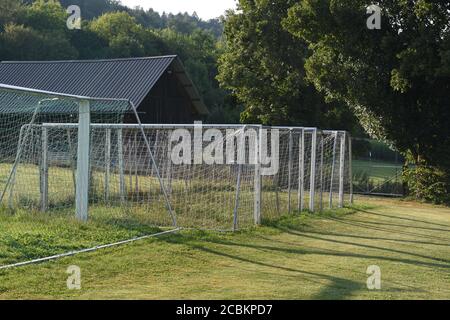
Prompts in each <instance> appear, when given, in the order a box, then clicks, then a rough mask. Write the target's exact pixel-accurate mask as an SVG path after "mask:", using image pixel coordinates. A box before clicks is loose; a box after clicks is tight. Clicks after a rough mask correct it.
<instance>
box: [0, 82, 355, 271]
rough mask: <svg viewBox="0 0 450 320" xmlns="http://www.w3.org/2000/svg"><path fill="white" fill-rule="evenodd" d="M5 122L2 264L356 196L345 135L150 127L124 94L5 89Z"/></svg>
mask: <svg viewBox="0 0 450 320" xmlns="http://www.w3.org/2000/svg"><path fill="white" fill-rule="evenodd" d="M124 119H127V123H124ZM130 119H132V120H131V121H130ZM0 130H1V131H2V135H1V139H0V144H1V153H0V177H1V179H0V192H1V193H0V197H1V205H2V209H1V212H0V252H1V253H2V255H1V258H0V266H1V265H7V264H14V263H17V262H22V261H28V260H30V259H38V260H39V259H42V258H45V257H48V256H55V255H56V256H58V255H64V254H67V253H68V252H67V251H68V250H81V251H83V250H84V251H85V250H90V249H92V248H97V247H99V246H100V247H103V246H108V245H111V244H117V243H119V244H120V243H123V242H127V241H130V240H133V239H141V238H142V237H146V236H151V235H154V234H159V233H161V232H166V231H167V230H178V229H177V228H195V229H210V230H221V231H233V230H238V229H244V228H248V227H251V226H253V225H255V224H261V223H262V222H263V221H265V220H270V219H277V218H279V217H280V216H282V215H285V214H289V213H290V214H300V213H301V212H302V211H305V210H307V211H310V212H318V211H321V210H324V209H328V208H337V207H342V206H344V205H345V204H346V203H349V202H351V201H352V196H351V195H352V183H351V175H352V174H351V143H350V141H351V140H350V136H349V135H348V133H346V132H344V131H323V130H320V129H317V128H299V127H266V126H261V125H211V124H209V125H203V124H201V123H194V124H185V125H173V124H142V123H141V122H140V119H139V116H138V114H137V112H136V110H135V108H134V106H133V105H132V104H131V103H130V102H129V101H126V100H118V99H97V98H91V97H79V96H71V95H63V94H58V93H51V92H43V91H36V90H29V89H24V88H17V87H11V86H2V85H0ZM12 248H13V249H12ZM69 253H70V252H69Z"/></svg>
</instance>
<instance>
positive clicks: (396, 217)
mask: <svg viewBox="0 0 450 320" xmlns="http://www.w3.org/2000/svg"><path fill="white" fill-rule="evenodd" d="M359 211H361V212H364V213H367V214H370V215H374V216H378V217H385V218H391V219H398V220H405V221H410V222H419V223H423V224H430V225H434V226H438V227H447V228H449V229H444V230H442V231H450V224H441V223H436V222H430V221H423V220H419V219H412V218H405V217H398V216H393V215H389V214H385V213H379V212H373V211H368V210H364V209H361V210H359ZM436 230H437V231H440V230H441V229H436Z"/></svg>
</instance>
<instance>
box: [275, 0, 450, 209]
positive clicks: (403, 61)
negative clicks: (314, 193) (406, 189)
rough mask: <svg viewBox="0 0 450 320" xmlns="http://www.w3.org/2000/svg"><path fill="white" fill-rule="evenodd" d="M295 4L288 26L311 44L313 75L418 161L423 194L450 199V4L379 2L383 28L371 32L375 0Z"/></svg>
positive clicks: (414, 181) (414, 178) (372, 130)
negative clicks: (370, 13) (369, 10)
mask: <svg viewBox="0 0 450 320" xmlns="http://www.w3.org/2000/svg"><path fill="white" fill-rule="evenodd" d="M296 2H297V3H296V4H295V5H294V6H293V7H292V8H291V9H289V17H288V18H287V19H286V20H285V22H284V25H285V27H286V29H287V30H288V31H289V32H290V33H291V34H292V35H294V36H296V37H298V39H301V40H303V41H306V42H307V43H308V45H309V48H310V49H311V50H312V55H311V56H310V57H309V58H308V59H307V61H306V70H307V77H308V79H309V80H310V81H311V82H312V83H314V85H315V87H316V88H317V89H318V90H319V91H321V92H322V93H323V94H325V95H326V97H327V99H329V100H333V101H340V102H344V103H346V104H347V105H348V106H349V107H350V108H352V110H353V111H354V112H355V114H356V115H357V116H358V118H359V120H360V122H361V124H362V125H363V126H364V128H365V129H366V131H367V132H368V133H369V134H370V135H371V136H372V137H374V138H377V139H380V140H384V141H387V142H388V143H390V144H391V145H393V146H394V147H395V148H397V149H398V150H400V151H401V152H403V153H404V154H405V155H407V156H408V159H409V160H410V161H412V162H413V163H415V164H416V165H418V167H417V169H415V170H414V173H413V174H411V172H409V174H408V175H407V177H408V178H409V182H410V187H411V188H412V190H413V191H414V192H415V193H416V194H417V195H418V196H421V197H426V198H429V199H433V200H437V201H449V200H450V199H449V194H450V120H449V119H450V102H449V92H450V3H449V2H448V1H431V0H402V1H387V0H384V1H377V3H378V5H379V6H380V7H381V9H382V24H381V29H380V30H369V28H367V26H366V19H367V18H368V15H367V13H366V8H367V6H368V5H370V4H371V3H372V1H363V0H353V1H347V0H302V1H296Z"/></svg>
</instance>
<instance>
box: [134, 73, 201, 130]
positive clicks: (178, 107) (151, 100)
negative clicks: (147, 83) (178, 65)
mask: <svg viewBox="0 0 450 320" xmlns="http://www.w3.org/2000/svg"><path fill="white" fill-rule="evenodd" d="M138 112H139V116H140V118H141V121H142V122H143V123H163V124H169V123H173V124H184V123H193V122H194V121H195V120H202V116H200V115H199V114H198V113H197V112H196V111H195V109H194V107H193V105H192V103H191V101H190V99H189V97H188V96H187V94H186V93H185V90H184V88H182V86H181V83H180V82H179V81H178V79H177V77H176V74H175V73H169V72H165V73H164V75H163V76H162V77H161V78H160V79H159V81H158V82H157V83H156V85H155V86H154V87H153V89H152V90H151V91H150V93H149V94H148V96H147V97H146V98H145V99H144V101H143V102H142V103H141V104H140V105H139V106H138ZM132 118H133V117H129V118H128V121H127V122H134V121H133V119H132Z"/></svg>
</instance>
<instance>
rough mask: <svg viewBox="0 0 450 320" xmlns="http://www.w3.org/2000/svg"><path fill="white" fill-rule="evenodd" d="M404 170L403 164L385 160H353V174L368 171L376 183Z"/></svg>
mask: <svg viewBox="0 0 450 320" xmlns="http://www.w3.org/2000/svg"><path fill="white" fill-rule="evenodd" d="M401 171H402V165H401V164H398V163H391V162H384V161H367V160H353V174H354V175H361V174H362V173H367V175H368V177H369V179H370V180H372V181H373V182H374V183H382V182H384V181H386V180H388V179H391V178H393V177H394V176H395V175H397V174H398V173H399V172H401Z"/></svg>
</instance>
